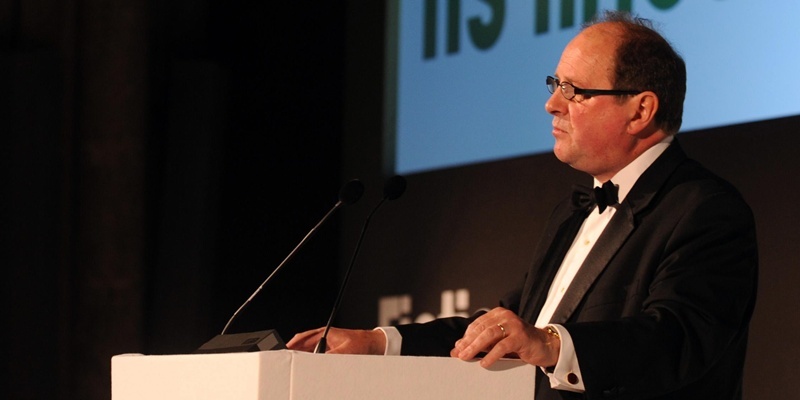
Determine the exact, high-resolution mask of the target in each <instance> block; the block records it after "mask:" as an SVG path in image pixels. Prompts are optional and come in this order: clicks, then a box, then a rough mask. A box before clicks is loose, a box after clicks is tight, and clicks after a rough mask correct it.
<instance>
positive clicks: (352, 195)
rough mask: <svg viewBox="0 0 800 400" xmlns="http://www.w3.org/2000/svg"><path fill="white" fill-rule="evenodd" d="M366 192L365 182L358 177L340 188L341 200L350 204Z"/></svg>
mask: <svg viewBox="0 0 800 400" xmlns="http://www.w3.org/2000/svg"><path fill="white" fill-rule="evenodd" d="M363 194H364V184H363V183H361V181H360V180H358V179H353V180H352V181H350V182H347V183H345V184H344V186H342V188H341V189H340V190H339V201H341V202H342V203H344V204H347V205H350V204H353V203H355V202H357V201H358V199H360V198H361V195H363Z"/></svg>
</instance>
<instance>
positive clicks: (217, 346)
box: [195, 329, 286, 354]
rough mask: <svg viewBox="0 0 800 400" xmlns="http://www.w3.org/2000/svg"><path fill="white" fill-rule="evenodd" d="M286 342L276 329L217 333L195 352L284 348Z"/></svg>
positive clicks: (230, 351)
mask: <svg viewBox="0 0 800 400" xmlns="http://www.w3.org/2000/svg"><path fill="white" fill-rule="evenodd" d="M285 348H286V344H285V343H284V342H283V339H281V337H280V335H278V332H277V331H276V330H274V329H269V330H266V331H258V332H245V333H234V334H225V335H217V336H214V337H213V338H211V340H209V341H208V342H206V343H205V344H203V345H202V346H200V348H199V349H197V350H196V351H195V354H204V353H244V352H250V351H266V350H282V349H285Z"/></svg>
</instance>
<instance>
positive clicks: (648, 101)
mask: <svg viewBox="0 0 800 400" xmlns="http://www.w3.org/2000/svg"><path fill="white" fill-rule="evenodd" d="M630 104H631V114H630V122H629V123H628V134H630V135H638V134H639V133H641V132H642V131H645V130H648V127H650V126H654V124H655V118H656V112H657V111H658V106H659V103H658V96H656V94H655V93H653V92H651V91H645V92H642V93H639V94H637V95H635V96H633V99H631V103H630Z"/></svg>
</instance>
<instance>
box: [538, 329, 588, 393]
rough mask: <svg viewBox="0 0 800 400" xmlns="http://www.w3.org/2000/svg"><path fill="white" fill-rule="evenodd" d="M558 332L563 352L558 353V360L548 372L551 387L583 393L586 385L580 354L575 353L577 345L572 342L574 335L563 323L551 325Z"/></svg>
mask: <svg viewBox="0 0 800 400" xmlns="http://www.w3.org/2000/svg"><path fill="white" fill-rule="evenodd" d="M550 326H552V327H553V329H555V330H556V332H558V335H559V336H560V337H561V352H560V353H559V354H558V362H557V363H556V367H555V369H553V370H552V372H547V371H546V370H545V369H544V368H542V370H544V371H545V373H546V374H547V377H548V378H549V379H550V387H551V388H553V389H557V390H566V391H570V392H577V393H583V392H585V391H586V387H585V386H584V385H583V376H582V375H581V368H580V365H578V356H577V355H576V354H575V345H574V344H573V343H572V336H570V335H569V332H568V331H567V329H566V328H564V327H563V326H561V325H550Z"/></svg>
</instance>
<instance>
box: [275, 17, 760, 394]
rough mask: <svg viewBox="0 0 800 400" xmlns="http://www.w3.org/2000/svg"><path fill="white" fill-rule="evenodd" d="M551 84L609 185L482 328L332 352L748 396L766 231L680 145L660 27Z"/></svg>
mask: <svg viewBox="0 0 800 400" xmlns="http://www.w3.org/2000/svg"><path fill="white" fill-rule="evenodd" d="M546 84H547V87H548V89H549V90H550V92H551V93H552V95H551V96H550V98H549V100H548V101H547V103H546V104H545V109H546V110H547V112H548V113H550V114H551V115H552V116H553V131H552V134H553V136H554V137H555V146H554V152H555V155H556V156H557V157H558V159H559V160H561V161H562V162H564V163H566V164H568V165H570V166H572V167H573V168H576V169H578V170H580V171H584V172H586V173H588V174H589V175H591V176H592V177H593V178H594V186H595V188H593V189H591V188H585V189H580V190H576V192H575V193H573V194H572V196H570V197H569V198H567V199H565V200H564V201H563V202H562V203H561V204H559V205H558V206H557V207H556V208H555V210H554V211H553V213H552V215H551V217H550V219H549V222H548V225H547V228H546V229H545V232H544V235H543V238H542V240H541V242H540V244H539V246H538V247H537V249H536V251H535V253H534V262H533V264H532V266H531V268H530V270H529V271H528V273H527V274H526V276H525V279H524V280H522V281H521V282H520V284H519V287H517V288H516V289H515V290H513V291H511V292H510V293H509V294H508V295H507V296H505V297H504V298H503V299H502V300H501V306H500V307H497V308H495V309H493V310H491V311H489V312H486V313H481V314H477V315H474V316H472V317H471V318H443V319H438V320H435V321H432V322H429V323H426V324H409V325H401V326H397V327H388V328H381V329H379V330H373V331H368V330H345V329H335V330H332V331H331V333H330V334H329V336H328V345H329V348H330V350H329V352H339V353H366V354H409V355H440V356H447V355H449V356H452V357H457V358H460V359H463V360H469V359H472V358H474V357H476V356H479V355H483V358H482V360H481V361H480V363H481V365H483V366H485V367H488V366H490V365H491V364H492V363H494V362H495V361H496V360H497V359H498V358H500V357H504V356H505V357H519V358H520V359H522V360H523V361H526V362H528V363H530V364H533V365H537V366H539V367H541V368H539V369H538V370H539V374H538V375H539V376H538V378H537V387H536V392H537V394H536V398H537V399H562V398H563V399H571V398H578V399H579V398H585V399H599V398H603V399H606V398H616V399H684V400H685V399H741V397H742V373H743V364H744V358H745V352H746V345H747V333H748V324H749V321H750V317H751V314H752V312H753V307H754V303H755V297H756V286H757V268H758V267H757V265H758V256H757V248H756V238H755V223H754V221H753V216H752V213H751V211H750V208H749V207H748V206H747V204H746V203H745V202H744V200H743V199H742V198H741V196H740V195H739V193H738V192H737V191H736V189H735V188H733V187H732V186H731V185H730V184H728V183H727V182H725V181H723V180H722V179H720V178H718V177H716V176H715V175H713V174H712V173H710V172H709V171H707V170H706V169H704V168H703V167H702V166H700V165H699V164H698V163H696V162H694V161H692V160H690V159H688V158H687V157H686V155H685V154H684V153H683V151H682V150H681V147H680V145H679V144H678V141H677V139H676V138H675V137H674V136H675V134H676V133H677V132H678V130H679V128H680V124H681V116H682V112H683V100H684V95H685V90H686V70H685V65H684V62H683V60H682V59H681V57H680V56H679V55H678V54H677V53H676V52H675V51H674V50H673V49H672V47H671V46H670V44H669V43H668V42H667V41H666V40H665V39H664V38H663V37H662V36H661V35H660V34H658V33H657V32H656V31H655V30H653V29H652V27H651V26H650V24H649V22H648V21H646V20H642V19H638V18H633V17H631V16H630V15H628V14H624V13H607V14H606V15H605V16H604V17H603V18H602V19H600V20H598V21H597V22H594V23H592V24H591V25H589V26H587V27H585V28H584V29H583V30H582V31H581V33H580V34H578V35H577V36H576V37H575V38H574V39H573V40H572V41H571V42H570V43H569V44H568V45H567V47H566V48H565V49H564V52H563V53H562V56H561V59H560V61H559V63H558V66H557V68H556V71H555V74H554V76H552V77H547V79H546ZM320 335H321V330H320V329H317V330H312V331H308V332H304V333H300V334H298V335H296V336H295V337H294V338H293V339H292V340H291V341H290V342H289V343H288V347H289V348H292V349H299V350H310V349H312V348H313V346H314V345H315V344H316V342H317V341H318V340H319V338H320Z"/></svg>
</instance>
